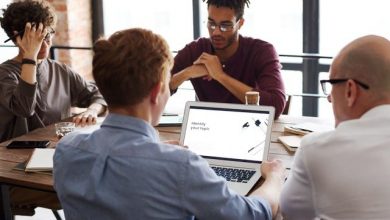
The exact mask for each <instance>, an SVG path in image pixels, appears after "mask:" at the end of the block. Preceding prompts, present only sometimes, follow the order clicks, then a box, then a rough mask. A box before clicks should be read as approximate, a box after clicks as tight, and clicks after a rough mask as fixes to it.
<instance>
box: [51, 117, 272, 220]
mask: <svg viewBox="0 0 390 220" xmlns="http://www.w3.org/2000/svg"><path fill="white" fill-rule="evenodd" d="M54 187H55V190H56V191H57V194H58V197H59V199H60V202H61V204H62V207H63V209H64V212H65V217H66V219H67V220H73V219H83V220H86V219H93V220H97V219H115V220H120V219H193V218H194V216H196V218H197V219H213V220H214V219H258V220H260V219H271V218H272V214H271V208H270V205H269V203H268V202H267V201H265V200H263V199H262V198H259V197H244V196H240V195H238V194H236V193H235V192H233V191H231V190H229V189H228V187H227V185H226V182H225V180H224V179H223V178H221V177H218V176H217V175H216V174H215V173H214V171H213V170H212V169H211V168H210V167H209V166H208V164H207V162H206V161H205V160H204V159H202V158H201V157H200V156H198V155H196V154H194V153H192V152H191V151H189V150H186V149H184V148H181V147H178V146H174V145H169V144H164V143H161V142H160V140H159V137H158V134H157V132H156V131H155V129H154V128H153V127H152V126H151V125H150V124H148V123H146V122H145V121H143V120H141V119H137V118H133V117H129V116H123V115H117V114H110V115H108V116H107V118H106V119H105V121H104V122H103V124H102V126H101V128H100V129H98V130H96V131H94V132H93V133H90V134H82V133H77V132H74V133H72V134H69V135H67V136H65V137H64V138H62V140H61V141H60V142H59V143H58V145H57V149H56V153H55V155H54Z"/></svg>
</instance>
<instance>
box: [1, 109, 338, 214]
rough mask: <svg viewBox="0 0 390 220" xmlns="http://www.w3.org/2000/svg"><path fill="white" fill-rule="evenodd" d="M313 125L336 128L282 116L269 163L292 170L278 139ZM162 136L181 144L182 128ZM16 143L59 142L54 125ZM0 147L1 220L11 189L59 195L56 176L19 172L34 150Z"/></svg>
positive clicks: (313, 119)
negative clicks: (18, 167)
mask: <svg viewBox="0 0 390 220" xmlns="http://www.w3.org/2000/svg"><path fill="white" fill-rule="evenodd" d="M304 122H311V123H316V124H324V123H326V124H332V123H333V122H332V121H330V120H329V119H321V118H316V117H302V116H289V115H281V116H280V117H279V119H277V120H275V121H274V124H273V126H272V134H271V144H270V150H269V154H268V159H269V160H272V159H280V160H282V161H283V163H284V165H285V166H286V168H287V169H290V168H291V164H292V161H293V158H294V152H290V151H289V150H287V148H285V147H284V146H283V145H282V144H281V143H279V142H278V137H279V136H281V135H286V133H285V131H284V127H285V126H286V125H294V124H300V123H304ZM156 129H157V130H158V132H159V136H160V139H161V141H167V140H179V138H180V130H181V127H179V126H176V127H156ZM12 140H50V142H51V143H50V146H49V147H53V148H54V147H55V145H56V143H57V142H58V139H57V136H56V134H55V128H54V125H50V126H47V127H45V128H39V129H36V130H34V131H32V132H30V133H28V134H25V135H22V136H20V137H17V138H14V139H12ZM12 140H9V141H5V142H3V143H0V187H1V191H0V195H1V201H0V205H1V207H0V219H4V220H8V219H12V214H11V209H10V203H9V202H10V200H9V193H8V189H9V187H10V186H18V187H25V188H29V189H34V190H39V191H46V192H47V191H48V192H55V190H54V188H53V176H51V175H47V174H43V173H26V172H24V171H21V170H16V169H15V166H16V165H18V164H20V163H22V162H25V161H26V160H27V159H28V158H29V157H30V155H31V153H32V151H33V150H32V149H7V148H6V145H7V144H8V143H9V142H10V141H12Z"/></svg>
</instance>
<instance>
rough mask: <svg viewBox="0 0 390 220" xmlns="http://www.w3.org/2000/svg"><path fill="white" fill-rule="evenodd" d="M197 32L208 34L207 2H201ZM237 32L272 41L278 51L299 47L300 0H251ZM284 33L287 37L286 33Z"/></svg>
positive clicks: (300, 49)
mask: <svg viewBox="0 0 390 220" xmlns="http://www.w3.org/2000/svg"><path fill="white" fill-rule="evenodd" d="M200 4H201V5H200V9H201V21H202V24H203V25H202V27H201V35H202V36H203V37H208V36H209V34H208V30H207V27H206V22H207V16H208V14H207V4H206V3H203V2H201V3H200ZM244 19H245V24H244V25H243V27H242V29H241V30H240V33H241V34H242V35H244V36H250V37H254V38H260V39H262V40H265V41H267V42H270V43H272V44H273V45H274V46H275V48H276V50H277V51H278V53H293V54H296V53H297V52H300V51H302V0H288V1H286V0H268V1H251V3H250V5H249V8H247V7H245V13H244ZM287 36H288V37H287Z"/></svg>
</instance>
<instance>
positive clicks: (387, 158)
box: [281, 36, 390, 220]
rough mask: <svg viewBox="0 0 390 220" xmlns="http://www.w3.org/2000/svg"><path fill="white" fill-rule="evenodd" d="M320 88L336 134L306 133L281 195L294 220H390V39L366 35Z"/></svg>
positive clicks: (344, 51)
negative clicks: (333, 121)
mask: <svg viewBox="0 0 390 220" xmlns="http://www.w3.org/2000/svg"><path fill="white" fill-rule="evenodd" d="M321 85H322V87H323V90H324V93H325V94H326V95H328V100H329V101H330V102H331V103H332V106H333V112H334V116H335V124H336V129H335V130H334V131H330V132H325V133H314V134H310V135H307V136H305V138H304V139H303V140H302V143H301V148H300V149H299V150H298V152H297V153H296V156H295V161H294V165H293V168H292V170H291V173H290V176H289V177H288V179H287V181H286V183H285V185H284V188H283V191H282V196H281V211H282V213H283V215H284V216H286V217H287V219H289V220H291V219H293V220H294V219H315V218H317V219H390V42H389V40H387V39H385V38H383V37H379V36H365V37H362V38H359V39H356V40H354V41H353V42H351V43H350V44H348V45H347V46H346V47H345V48H343V49H342V50H341V52H340V53H339V54H338V55H337V56H336V58H335V59H334V61H333V64H332V66H331V69H330V79H329V80H322V81H321Z"/></svg>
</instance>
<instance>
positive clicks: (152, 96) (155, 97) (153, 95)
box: [150, 82, 162, 104]
mask: <svg viewBox="0 0 390 220" xmlns="http://www.w3.org/2000/svg"><path fill="white" fill-rule="evenodd" d="M161 86H162V83H161V82H159V83H157V84H156V85H155V86H154V87H153V88H152V91H151V92H150V101H151V102H152V104H157V103H158V96H159V95H160V93H161Z"/></svg>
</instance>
